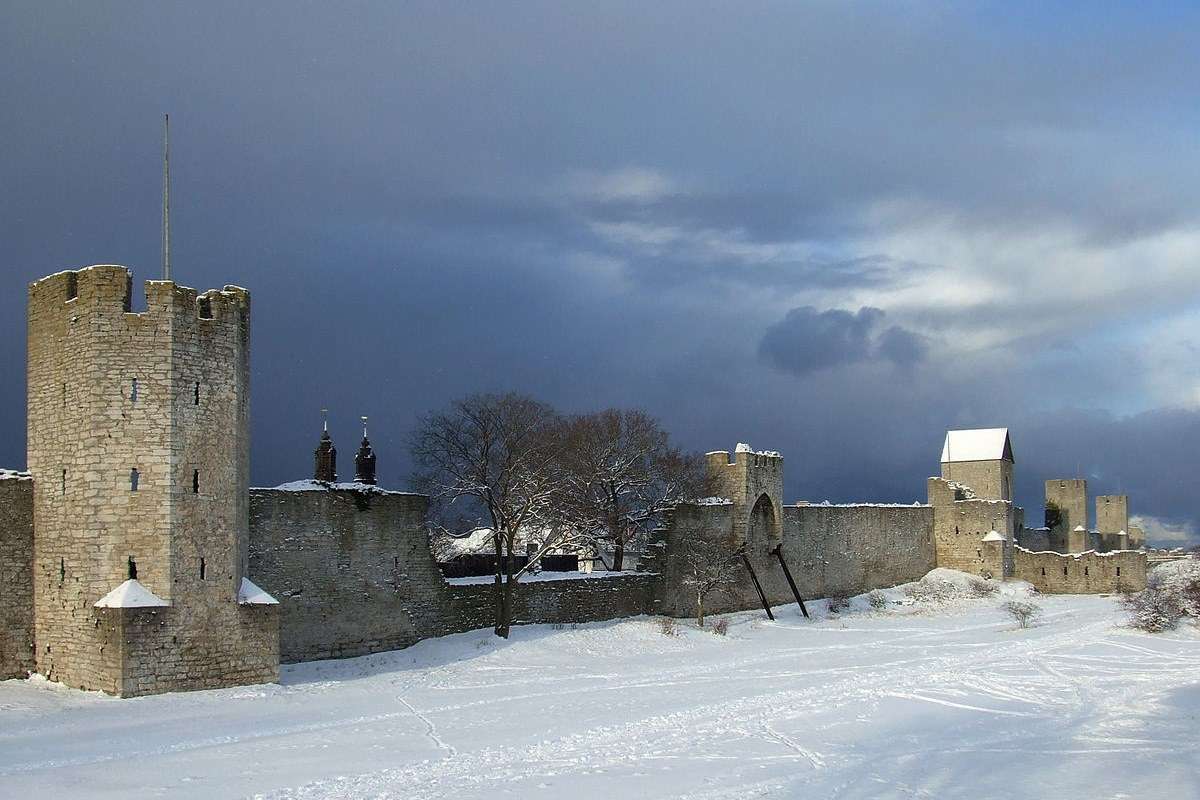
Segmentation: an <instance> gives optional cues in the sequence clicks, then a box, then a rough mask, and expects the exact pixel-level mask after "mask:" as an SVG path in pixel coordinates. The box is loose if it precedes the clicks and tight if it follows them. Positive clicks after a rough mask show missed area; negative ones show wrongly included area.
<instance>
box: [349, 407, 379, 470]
mask: <svg viewBox="0 0 1200 800" xmlns="http://www.w3.org/2000/svg"><path fill="white" fill-rule="evenodd" d="M362 422H363V438H362V445H361V446H360V447H359V448H358V454H357V455H356V456H354V482H355V483H369V484H374V483H375V451H374V450H372V449H371V442H370V440H368V439H367V418H366V417H363V418H362Z"/></svg>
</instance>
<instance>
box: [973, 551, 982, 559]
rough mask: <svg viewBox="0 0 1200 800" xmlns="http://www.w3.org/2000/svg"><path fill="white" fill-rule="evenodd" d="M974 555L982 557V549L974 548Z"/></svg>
mask: <svg viewBox="0 0 1200 800" xmlns="http://www.w3.org/2000/svg"><path fill="white" fill-rule="evenodd" d="M975 557H976V558H983V551H982V550H976V551H975Z"/></svg>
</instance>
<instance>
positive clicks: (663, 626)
mask: <svg viewBox="0 0 1200 800" xmlns="http://www.w3.org/2000/svg"><path fill="white" fill-rule="evenodd" d="M658 632H659V633H661V634H662V635H663V636H678V635H679V625H678V624H677V623H676V622H675V618H674V617H659V618H658Z"/></svg>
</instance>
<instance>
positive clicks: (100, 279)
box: [29, 264, 250, 325]
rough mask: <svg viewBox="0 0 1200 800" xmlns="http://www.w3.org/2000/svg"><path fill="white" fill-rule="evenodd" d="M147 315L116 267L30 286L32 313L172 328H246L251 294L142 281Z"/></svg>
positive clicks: (125, 272) (129, 279) (126, 274)
mask: <svg viewBox="0 0 1200 800" xmlns="http://www.w3.org/2000/svg"><path fill="white" fill-rule="evenodd" d="M144 286H145V297H146V310H145V311H144V312H137V313H134V312H132V311H131V308H132V294H133V274H132V273H131V272H130V270H129V269H128V268H126V267H123V266H120V265H118V264H96V265H93V266H90V267H83V268H81V269H78V270H64V271H62V272H56V273H54V274H53V275H48V276H46V277H45V278H42V279H41V280H37V281H34V282H33V283H31V284H29V306H30V309H31V310H32V309H38V310H39V311H40V312H43V313H47V312H53V311H54V310H58V311H61V312H62V313H63V314H67V313H70V314H72V315H73V316H74V315H79V314H81V313H85V312H91V313H96V314H100V315H110V314H111V315H112V316H118V315H128V316H130V317H133V318H138V319H144V318H148V319H160V318H165V317H170V318H172V319H173V321H174V322H175V323H188V322H190V321H193V320H200V321H203V322H205V323H207V324H214V323H217V324H219V323H221V322H224V323H236V324H239V325H240V324H245V322H246V321H247V320H248V318H249V313H250V293H249V292H248V291H247V290H245V289H243V288H242V287H240V286H233V285H226V286H224V287H223V288H221V289H208V290H207V291H204V292H197V291H196V290H195V289H192V288H190V287H187V286H181V285H179V284H177V283H175V282H174V281H162V280H148V281H145V282H144Z"/></svg>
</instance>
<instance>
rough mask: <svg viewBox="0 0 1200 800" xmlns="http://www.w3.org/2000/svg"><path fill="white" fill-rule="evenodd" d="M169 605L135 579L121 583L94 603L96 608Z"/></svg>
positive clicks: (159, 606)
mask: <svg viewBox="0 0 1200 800" xmlns="http://www.w3.org/2000/svg"><path fill="white" fill-rule="evenodd" d="M169 605H171V604H170V603H168V602H167V601H166V600H163V599H162V598H161V597H159V596H158V595H156V594H155V593H154V592H152V591H150V590H149V589H147V588H146V587H145V586H143V585H142V584H140V583H138V582H137V581H136V580H135V579H133V578H130V579H129V580H127V581H125V582H124V583H122V584H121V585H120V586H118V587H117V588H115V589H113V590H112V591H111V592H109V593H108V594H106V595H104V597H101V598H100V599H99V600H97V601H96V604H95V606H96V608H163V607H166V606H169Z"/></svg>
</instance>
